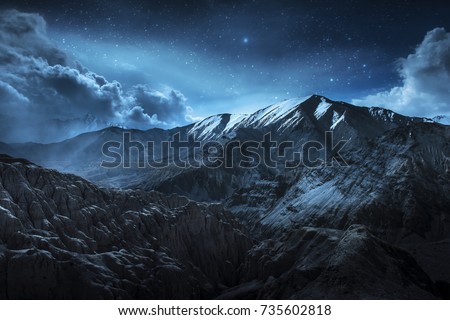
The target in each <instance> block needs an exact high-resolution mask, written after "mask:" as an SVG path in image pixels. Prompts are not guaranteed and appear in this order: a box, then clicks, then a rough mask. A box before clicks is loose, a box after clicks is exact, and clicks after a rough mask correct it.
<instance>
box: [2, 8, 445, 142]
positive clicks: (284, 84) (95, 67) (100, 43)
mask: <svg viewBox="0 0 450 320" xmlns="http://www.w3.org/2000/svg"><path fill="white" fill-rule="evenodd" d="M444 3H445V2H441V1H440V2H438V3H433V1H423V2H417V1H416V2H412V1H238V2H232V1H195V2H193V3H190V2H186V1H84V0H79V1H74V2H63V1H45V2H43V1H17V0H16V1H10V3H8V1H2V5H1V9H16V10H17V11H18V12H26V13H35V14H38V15H39V16H40V17H42V18H43V19H44V20H45V22H46V34H45V37H47V38H48V39H45V41H47V40H48V41H49V43H51V44H53V45H54V46H55V48H56V49H54V50H59V51H60V52H59V54H63V55H65V58H64V59H63V60H61V61H56V60H55V61H54V62H51V60H52V59H53V58H50V59H49V58H48V57H47V58H46V59H47V61H48V65H49V66H50V67H52V66H54V65H56V64H61V65H63V66H68V67H70V68H75V69H77V70H79V72H80V73H81V74H83V73H86V72H87V71H89V72H92V73H95V74H96V75H98V76H101V77H102V79H104V80H105V81H107V82H108V84H110V83H113V82H114V83H116V82H117V83H120V90H122V91H123V94H122V93H121V95H120V99H123V101H128V102H123V101H122V100H120V99H119V100H120V101H121V102H115V103H116V104H120V103H122V104H127V103H131V104H128V105H127V106H128V107H127V108H128V109H127V110H128V111H129V110H131V111H130V112H129V113H124V111H123V110H122V109H120V108H122V107H118V106H117V105H114V106H113V107H111V110H112V111H111V112H110V113H111V114H113V113H116V114H118V113H120V114H121V118H120V119H121V120H120V121H119V120H117V116H114V115H111V114H110V115H109V116H108V117H104V118H105V121H109V122H114V121H115V120H117V122H118V123H119V122H121V121H122V120H123V122H126V119H129V120H130V121H129V122H128V123H131V124H130V126H132V125H134V126H135V127H140V128H146V127H148V126H149V125H153V126H162V127H164V126H166V127H167V126H173V125H178V124H179V125H181V124H184V123H187V122H190V121H194V120H196V119H199V118H201V117H205V116H208V115H211V114H215V113H222V112H231V113H236V112H251V111H254V110H256V109H258V108H261V107H264V106H266V105H269V104H272V103H274V102H277V101H281V100H283V99H287V98H292V97H303V96H307V95H311V94H315V93H317V94H321V95H325V96H327V97H329V98H330V99H334V100H345V101H347V102H354V103H359V104H361V105H382V106H386V107H390V108H392V109H394V110H396V111H399V112H401V113H404V114H407V115H420V116H433V115H436V114H449V113H450V107H449V105H448V104H447V102H446V101H450V100H449V98H450V89H449V88H450V87H449V86H450V85H449V83H450V82H448V80H449V79H450V77H449V73H450V36H449V34H448V33H447V31H448V30H450V26H449V24H450V19H449V17H450V4H444ZM13 23H17V22H13ZM4 29H5V28H4ZM5 30H6V29H5ZM41 36H42V35H39V37H41ZM0 39H2V38H0ZM51 44H48V46H51ZM12 46H13V45H11V44H10V47H11V48H12ZM48 46H47V47H48ZM11 50H13V49H11ZM46 50H47V49H46ZM52 50H53V49H52ZM36 52H38V53H36ZM36 52H33V53H32V54H31V56H33V57H36V56H37V55H39V54H40V53H39V52H41V51H36ZM27 54H28V53H27ZM13 69H14V68H13V67H10V68H9V70H10V73H11V74H14V72H13V71H11V70H13ZM42 70H44V69H42ZM52 71H55V70H54V69H53V70H52ZM66 71H67V70H65V71H64V72H66ZM58 72H60V73H58V77H59V76H60V74H61V72H62V71H61V70H59V71H58ZM48 74H49V73H48V72H47V71H45V76H41V78H42V79H44V78H45V81H43V80H42V81H40V82H36V83H37V84H36V83H35V84H33V86H38V87H39V88H41V87H42V86H44V87H45V88H46V89H49V90H50V89H51V90H53V91H52V92H53V94H55V95H61V94H62V95H63V96H64V99H65V100H64V101H66V102H67V99H69V100H70V99H72V100H70V101H69V102H67V103H68V104H72V103H73V104H74V105H75V104H80V99H78V98H77V99H76V101H73V96H76V97H78V95H77V94H73V92H72V91H71V90H77V89H76V88H75V89H73V88H69V87H64V88H62V89H61V87H60V86H59V85H55V84H54V83H53V82H51V81H47V80H48V79H47V78H48ZM52 77H54V73H52ZM12 78H13V77H12V76H11V77H10V78H6V77H4V78H3V79H1V77H0V81H3V83H6V84H8V85H9V86H10V87H11V88H13V89H14V90H15V91H17V93H18V94H20V95H22V96H23V98H24V99H27V100H28V102H27V103H28V104H30V105H33V106H34V107H33V106H31V107H30V106H28V108H31V109H33V108H36V106H37V105H44V103H43V101H47V100H45V99H44V98H43V97H41V98H39V99H40V100H39V99H37V100H36V101H37V102H34V100H33V99H34V98H33V97H32V96H28V95H27V92H30V88H28V87H26V86H25V85H23V84H20V83H19V84H17V83H15V82H14V80H10V79H12ZM27 78H28V77H27ZM41 78H39V79H41ZM52 79H53V78H52ZM53 80H55V79H53ZM104 80H102V81H104ZM97 82H98V81H97ZM49 83H50V84H49ZM52 83H53V84H52ZM0 84H1V82H0ZM6 84H5V85H4V86H5V87H6ZM30 86H31V85H30ZM10 87H8V88H7V90H10V91H11V90H12V89H11V88H10ZM33 88H34V87H33ZM0 89H1V88H0ZM21 89H22V91H21ZM5 90H6V89H5ZM33 90H34V89H33ZM83 90H84V89H83ZM31 91H32V90H31ZM44 91H45V90H44ZM68 91H70V94H68V93H67V92H68ZM40 92H43V90H40ZM1 93H2V91H1V90H0V94H1ZM155 96H157V97H163V98H164V99H166V100H165V101H166V103H163V105H161V106H155V105H153V104H154V103H155V99H154V97H155ZM11 99H12V98H11ZM11 99H10V100H11ZM21 99H22V98H21ZM133 99H134V100H133ZM116 100H117V99H116ZM116 100H115V101H116ZM131 100H133V101H134V102H130V101H131ZM102 101H103V100H102ZM133 103H134V104H133ZM146 103H147V104H146ZM62 105H63V104H61V106H62ZM173 105H175V106H173ZM136 106H139V108H140V109H139V110H137V109H136V108H135V107H136ZM164 108H172V109H170V111H167V110H163V109H164ZM75 109H76V108H75ZM135 109H136V110H135ZM141 109H142V110H141ZM85 111H89V108H88V107H86V110H85V109H83V110H81V111H80V112H79V113H78V114H79V116H82V115H83V114H84V113H85ZM128 111H127V112H128ZM138 111H139V112H138ZM172 111H173V112H174V113H176V112H178V113H179V114H176V115H171V114H170V113H171V112H172ZM3 113H5V112H3ZM89 113H90V114H93V115H94V116H97V117H98V118H102V117H101V116H100V115H101V114H102V112H101V111H98V112H95V111H94V112H89ZM152 113H153V114H152ZM6 114H7V112H6ZM74 114H75V113H74V112H68V111H67V110H65V111H64V112H60V113H59V112H56V113H55V117H57V118H58V119H63V118H64V117H66V118H70V116H69V115H74ZM125 114H126V115H125ZM155 115H156V116H155ZM9 116H10V117H12V116H14V115H11V114H10V115H9ZM127 117H128V118H127ZM149 117H150V118H152V119H153V120H151V119H150V118H149ZM66 118H64V119H66ZM111 119H113V120H111ZM142 119H144V120H145V119H146V120H145V121H146V122H145V121H144V122H145V124H142V123H141V122H139V121H141V120H142ZM149 119H150V120H149ZM156 119H158V120H156ZM180 119H181V120H180ZM147 120H148V121H147ZM133 121H134V122H133ZM13 140H14V139H13Z"/></svg>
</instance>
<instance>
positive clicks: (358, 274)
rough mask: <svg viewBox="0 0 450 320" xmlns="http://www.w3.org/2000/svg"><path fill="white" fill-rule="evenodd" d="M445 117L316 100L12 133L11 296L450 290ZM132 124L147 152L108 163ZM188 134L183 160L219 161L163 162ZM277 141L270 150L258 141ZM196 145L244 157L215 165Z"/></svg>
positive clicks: (6, 216) (6, 187) (6, 207)
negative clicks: (23, 135) (167, 121)
mask: <svg viewBox="0 0 450 320" xmlns="http://www.w3.org/2000/svg"><path fill="white" fill-rule="evenodd" d="M435 120H436V121H435ZM435 120H432V119H427V118H418V117H407V116H403V115H400V114H398V113H395V112H393V111H390V110H388V109H383V108H378V107H372V108H366V107H358V106H353V105H351V104H348V103H345V102H339V101H333V100H330V99H328V98H325V97H321V96H317V95H314V96H311V97H309V98H306V99H291V100H286V101H283V102H280V103H277V104H274V105H272V106H269V107H267V108H264V109H261V110H259V111H257V112H255V113H253V114H248V115H247V114H245V115H232V114H221V115H216V116H212V117H209V118H206V119H204V120H202V121H200V122H197V123H195V124H192V125H188V126H184V127H180V128H174V129H170V130H163V129H156V128H155V129H150V130H147V131H141V130H129V129H124V128H117V127H108V128H105V129H103V130H100V131H95V132H88V133H84V134H81V135H79V136H76V137H74V138H71V139H68V140H64V141H61V142H57V143H49V144H38V143H21V144H6V143H0V153H2V154H4V155H3V156H1V157H0V163H1V164H0V169H1V170H0V175H1V186H2V189H1V190H0V191H1V196H0V210H1V211H2V212H1V214H0V217H1V218H0V219H1V220H2V221H1V223H0V225H1V229H0V239H1V242H0V248H1V252H0V265H2V264H3V265H4V266H6V267H5V268H1V269H2V270H6V271H5V272H3V274H0V282H3V283H5V286H2V288H4V289H3V292H0V297H4V298H39V297H41V298H44V297H46V298H228V299H229V298H271V299H286V298H295V299H300V298H314V299H322V298H329V299H330V298H332V299H335V298H338V299H341V298H357V299H359V298H380V299H405V298H406V299H417V298H427V299H428V298H429V299H436V298H448V297H449V296H450V272H449V271H448V270H450V261H449V260H448V259H447V257H448V256H449V254H450V239H449V238H450V198H449V197H448V194H449V193H450V127H449V126H448V125H444V124H441V123H438V122H437V120H440V119H435ZM125 135H127V137H129V138H130V139H131V140H132V141H133V142H139V143H141V144H142V145H143V148H144V151H145V152H144V156H143V157H142V158H141V157H140V154H139V153H138V149H139V148H134V149H133V150H132V151H130V157H129V158H127V160H126V161H125V162H123V161H122V163H121V164H120V165H119V166H117V167H115V168H106V167H105V166H102V165H101V164H102V162H103V163H105V161H107V160H111V159H110V157H109V158H108V156H107V155H105V153H104V151H105V148H104V146H105V143H108V142H118V143H119V144H120V146H119V147H118V148H116V150H115V151H116V153H117V154H121V155H122V156H125V153H128V150H126V148H124V146H125V143H124V139H125V138H124V137H125ZM177 135H178V136H180V137H182V139H183V141H185V145H186V147H185V148H184V149H183V151H182V152H181V154H180V157H179V160H180V161H181V162H188V161H190V162H195V161H194V160H203V162H202V161H200V162H199V163H200V165H198V166H185V167H183V166H180V165H177V163H175V162H174V161H168V162H167V163H168V165H167V166H165V167H164V168H155V167H152V166H151V165H149V164H148V158H149V157H150V154H151V157H152V159H153V160H158V161H162V160H164V159H166V158H171V157H172V156H173V154H165V153H164V152H163V146H164V142H168V141H173V139H174V137H175V136H177ZM268 136H270V139H271V143H272V145H273V144H275V145H277V147H276V148H275V147H273V148H269V149H267V150H268V153H269V154H267V153H264V152H265V151H266V150H262V149H261V148H259V149H257V148H254V149H253V153H252V154H250V153H248V152H247V153H246V152H245V150H244V152H242V143H243V142H248V141H252V142H256V143H258V144H259V145H262V142H263V141H265V139H266V138H267V137H268ZM330 136H332V137H333V141H332V142H331V152H330V150H327V149H328V148H327V147H328V146H329V145H330V141H328V139H329V137H330ZM147 142H151V143H152V144H153V145H154V146H156V147H155V148H153V149H152V150H151V152H150V150H149V149H148V148H147V146H148V145H147ZM339 142H342V144H341V145H340V146H341V147H340V148H339V149H337V148H336V149H333V146H336V145H339ZM196 143H200V144H205V143H209V144H211V145H213V144H215V145H217V146H221V148H222V149H221V150H219V152H218V154H217V155H219V156H221V157H225V156H231V158H232V160H231V164H232V165H231V166H224V165H223V166H220V167H211V166H208V165H205V162H204V160H205V159H206V158H208V156H210V155H209V154H205V150H201V152H197V153H195V154H193V153H192V152H189V150H193V149H195V146H196ZM311 143H313V144H311ZM235 145H238V146H239V148H240V151H241V152H235V150H234V149H233V148H231V147H230V148H228V147H229V146H235ZM305 146H313V147H314V148H310V149H309V150H308V153H305V152H303V153H302V152H300V153H296V152H297V151H299V150H300V151H304V150H305ZM320 146H325V148H321V147H320ZM239 148H238V149H239ZM230 150H231V151H230ZM311 150H312V151H313V152H312V155H313V160H311V161H309V162H306V163H305V161H300V162H298V161H297V162H296V158H295V156H296V155H299V156H300V157H302V156H303V157H309V156H310V155H311V154H310V153H309V151H311ZM247 151H248V150H247ZM127 156H128V154H127ZM124 159H125V157H122V160H124ZM267 159H270V160H271V162H273V165H267V163H266V164H262V163H261V164H260V165H255V162H257V161H256V160H267ZM286 159H288V160H286ZM297 160H298V159H297ZM301 160H305V159H301ZM308 160H310V159H308ZM293 163H295V165H291V164H293ZM141 164H143V166H141ZM242 164H244V165H242ZM313 164H314V165H313ZM73 279H78V280H80V281H75V282H74V281H73ZM26 283H33V284H34V285H33V286H27V285H26ZM57 283H65V284H66V285H64V286H63V287H64V288H60V289H56V284H57ZM58 288H59V286H58Z"/></svg>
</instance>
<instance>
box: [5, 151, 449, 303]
mask: <svg viewBox="0 0 450 320" xmlns="http://www.w3.org/2000/svg"><path fill="white" fill-rule="evenodd" d="M0 283H1V285H0V298H2V299H6V298H9V299H74V298H75V299H119V298H120V299H124V298H125V299H130V298H132V299H142V298H145V299H170V298H179V299H192V298H196V299H199V298H200V299H204V298H264V299H265V298H270V299H279V298H283V299H287V298H294V299H299V298H315V299H322V298H328V299H329V298H333V299H334V298H391V299H405V298H406V299H413V298H426V299H435V298H440V297H443V296H444V294H445V293H444V291H443V290H444V289H445V286H442V283H439V284H438V283H434V282H433V281H432V280H431V279H430V277H429V276H428V275H427V274H426V273H425V272H424V271H423V270H422V269H421V268H420V267H419V265H418V264H417V263H416V261H415V260H414V258H413V257H412V256H411V255H410V254H409V253H407V252H406V251H404V250H402V249H399V248H397V247H395V246H392V245H390V244H388V243H386V242H384V241H382V240H380V239H378V238H377V237H375V236H374V235H372V234H371V233H370V231H369V230H368V229H367V228H366V227H363V226H361V225H352V226H350V227H349V228H347V229H346V230H344V231H343V230H338V229H324V228H312V227H302V228H292V229H291V230H289V231H286V232H284V233H282V234H280V235H278V236H274V237H272V238H270V239H265V240H262V241H259V240H256V239H252V237H251V236H250V234H249V233H248V232H247V231H246V230H245V228H244V227H243V226H242V225H241V224H240V223H239V222H238V221H237V220H236V218H235V217H233V216H232V215H231V214H230V213H227V212H226V211H225V210H224V209H223V207H222V206H221V205H218V204H205V203H197V202H193V201H190V200H188V199H187V198H185V197H180V196H175V195H171V196H168V195H163V194H161V193H158V192H143V191H118V190H108V189H101V188H98V187H96V186H95V185H93V184H91V183H89V182H87V181H85V180H83V179H82V178H80V177H77V176H74V175H70V174H61V173H59V172H57V171H54V170H48V169H44V168H42V167H39V166H36V165H35V164H32V163H30V162H28V161H27V160H24V159H18V158H12V157H8V156H6V155H2V156H1V157H0Z"/></svg>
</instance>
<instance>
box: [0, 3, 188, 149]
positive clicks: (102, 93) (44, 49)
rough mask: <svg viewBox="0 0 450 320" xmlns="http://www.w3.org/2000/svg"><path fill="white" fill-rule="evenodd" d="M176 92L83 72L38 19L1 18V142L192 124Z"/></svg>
mask: <svg viewBox="0 0 450 320" xmlns="http://www.w3.org/2000/svg"><path fill="white" fill-rule="evenodd" d="M186 103H187V102H186V98H185V96H184V95H183V94H182V93H180V92H179V91H177V90H174V89H172V88H168V87H166V88H164V89H163V90H156V89H154V88H152V87H151V86H149V85H148V84H139V85H135V86H132V87H131V88H129V89H125V88H123V87H122V85H121V83H119V82H118V81H114V80H113V81H110V80H108V79H106V78H105V77H103V76H101V75H99V74H96V73H95V72H92V71H90V70H88V69H87V68H85V67H84V66H82V65H81V64H80V63H77V62H75V63H70V62H69V59H68V58H67V55H66V54H65V53H64V52H63V51H61V50H60V49H59V48H57V47H56V45H55V44H53V43H52V42H51V40H50V39H49V38H48V36H47V32H46V22H45V20H44V19H43V18H42V17H41V16H40V15H38V14H33V13H23V12H19V11H16V10H7V11H1V12H0V126H1V128H3V129H4V130H2V134H1V135H0V140H3V141H7V142H12V141H14V142H19V141H38V142H49V141H56V140H62V139H66V138H68V137H71V136H74V135H76V134H78V133H81V132H84V131H87V130H96V129H101V128H104V127H106V126H108V125H111V124H114V125H120V126H124V127H130V128H131V127H132V128H138V129H148V128H152V127H155V126H159V127H172V126H176V125H183V124H186V123H188V122H189V120H190V118H189V115H190V114H191V113H192V109H191V108H190V107H189V106H187V104H186Z"/></svg>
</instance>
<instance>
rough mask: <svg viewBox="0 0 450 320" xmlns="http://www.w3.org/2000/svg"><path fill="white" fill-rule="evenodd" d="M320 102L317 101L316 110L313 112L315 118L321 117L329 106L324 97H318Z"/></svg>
mask: <svg viewBox="0 0 450 320" xmlns="http://www.w3.org/2000/svg"><path fill="white" fill-rule="evenodd" d="M320 100H321V101H322V102H321V103H319V105H318V106H317V108H316V111H315V112H314V116H315V117H316V119H317V120H319V119H320V118H322V116H323V115H324V114H325V113H326V112H327V110H328V108H329V107H331V103H329V102H327V101H326V100H325V98H321V99H320Z"/></svg>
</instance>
